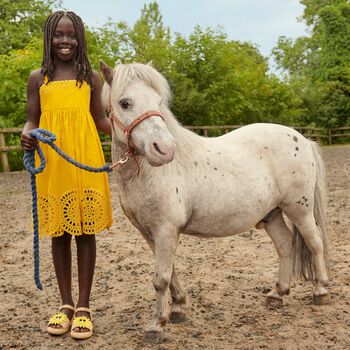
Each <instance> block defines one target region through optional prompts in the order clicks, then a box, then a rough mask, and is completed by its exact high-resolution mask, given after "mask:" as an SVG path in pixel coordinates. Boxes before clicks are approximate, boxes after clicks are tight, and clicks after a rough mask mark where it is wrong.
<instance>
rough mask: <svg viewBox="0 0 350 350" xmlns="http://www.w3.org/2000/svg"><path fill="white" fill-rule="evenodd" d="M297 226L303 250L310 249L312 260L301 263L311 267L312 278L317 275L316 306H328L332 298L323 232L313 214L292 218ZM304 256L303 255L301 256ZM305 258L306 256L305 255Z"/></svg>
mask: <svg viewBox="0 0 350 350" xmlns="http://www.w3.org/2000/svg"><path fill="white" fill-rule="evenodd" d="M290 218H291V220H292V221H293V225H295V228H296V230H295V234H296V235H299V234H300V235H301V236H302V237H303V239H304V241H305V244H306V246H305V247H301V248H300V250H301V249H303V250H305V249H308V250H309V251H310V252H311V256H312V259H309V260H310V261H306V262H304V261H301V262H302V263H304V264H305V263H309V265H310V266H311V267H310V268H311V276H309V277H313V273H314V274H315V288H314V291H313V301H314V303H315V304H327V303H328V302H329V301H330V296H329V293H328V290H327V288H326V286H327V285H328V283H329V280H328V275H327V261H326V258H325V257H326V256H327V251H326V250H327V245H326V241H325V239H326V238H324V236H323V234H322V233H321V230H320V229H319V227H318V226H317V225H316V222H315V217H314V215H313V213H312V212H307V213H304V215H300V214H299V215H298V216H295V217H290ZM299 255H302V254H299ZM303 255H304V256H305V254H303Z"/></svg>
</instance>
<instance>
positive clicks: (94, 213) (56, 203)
mask: <svg viewBox="0 0 350 350" xmlns="http://www.w3.org/2000/svg"><path fill="white" fill-rule="evenodd" d="M38 213H39V234H40V238H43V237H46V236H51V237H58V236H62V235H63V234H64V233H65V232H68V233H69V234H71V235H74V236H80V235H82V234H95V233H98V232H100V231H102V230H104V229H106V228H109V227H110V226H111V223H112V218H111V214H110V209H109V206H108V201H107V198H106V195H105V194H104V193H102V192H100V191H97V190H95V189H90V188H89V189H84V191H83V193H82V194H81V195H80V194H79V192H78V191H77V190H72V191H68V192H66V193H64V194H63V195H62V196H60V197H58V196H56V195H54V194H52V193H50V194H48V195H47V196H38Z"/></svg>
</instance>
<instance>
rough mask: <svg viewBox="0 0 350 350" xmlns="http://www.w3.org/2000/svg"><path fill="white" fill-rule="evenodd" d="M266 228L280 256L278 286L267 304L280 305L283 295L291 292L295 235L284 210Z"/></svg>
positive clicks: (269, 296)
mask: <svg viewBox="0 0 350 350" xmlns="http://www.w3.org/2000/svg"><path fill="white" fill-rule="evenodd" d="M265 230H266V232H267V233H268V234H269V236H270V237H271V239H272V241H273V243H274V245H275V248H276V251H277V254H278V256H279V267H278V278H277V282H276V286H275V287H274V288H273V289H272V290H271V292H270V293H269V294H268V295H267V297H266V305H267V306H270V307H280V306H282V305H283V299H282V297H283V295H285V294H289V290H290V283H291V277H292V273H293V257H294V253H293V235H292V232H291V231H290V230H289V228H288V226H287V225H286V223H285V221H284V219H283V216H282V212H281V211H280V212H279V213H277V214H276V215H275V216H274V217H273V218H272V219H271V220H270V221H269V222H268V223H265Z"/></svg>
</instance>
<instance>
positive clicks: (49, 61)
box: [41, 11, 93, 88]
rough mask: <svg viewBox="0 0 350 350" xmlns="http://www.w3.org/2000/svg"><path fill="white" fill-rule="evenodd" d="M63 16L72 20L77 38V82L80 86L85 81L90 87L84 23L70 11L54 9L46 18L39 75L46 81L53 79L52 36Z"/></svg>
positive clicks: (91, 74)
mask: <svg viewBox="0 0 350 350" xmlns="http://www.w3.org/2000/svg"><path fill="white" fill-rule="evenodd" d="M64 16H66V17H68V18H69V19H70V20H71V21H72V22H73V26H74V30H75V32H76V35H77V39H78V48H77V54H76V62H75V64H76V69H77V77H76V80H77V83H78V82H79V83H80V86H81V85H82V84H83V82H84V81H86V82H87V83H88V84H89V85H90V87H91V88H93V72H92V68H91V65H90V62H89V59H88V56H87V46H86V37H85V28H84V24H83V21H82V20H81V18H80V17H79V16H78V15H77V14H75V13H74V12H72V11H56V12H54V13H52V14H51V15H50V16H49V17H48V18H47V19H46V22H45V25H44V52H43V61H42V63H41V75H42V77H45V76H47V78H48V81H47V82H49V81H51V80H52V79H53V75H54V73H55V70H56V65H55V63H54V61H53V57H52V48H51V46H52V37H53V33H54V31H55V29H56V26H57V23H58V22H59V20H60V19H61V18H62V17H64Z"/></svg>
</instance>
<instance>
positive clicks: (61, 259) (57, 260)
mask: <svg viewBox="0 0 350 350" xmlns="http://www.w3.org/2000/svg"><path fill="white" fill-rule="evenodd" d="M71 240H72V236H71V235H70V234H69V233H64V234H63V235H62V236H59V237H52V240H51V253H52V260H53V264H54V267H55V273H56V278H57V282H58V287H59V290H60V294H61V299H62V305H63V304H68V305H72V306H74V302H73V298H72V288H71V287H72V253H71ZM61 311H62V312H64V313H65V314H66V315H67V316H68V318H69V319H71V318H72V317H73V311H72V310H70V309H62V310H61ZM52 327H57V328H58V327H61V326H60V325H56V326H55V325H52Z"/></svg>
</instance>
